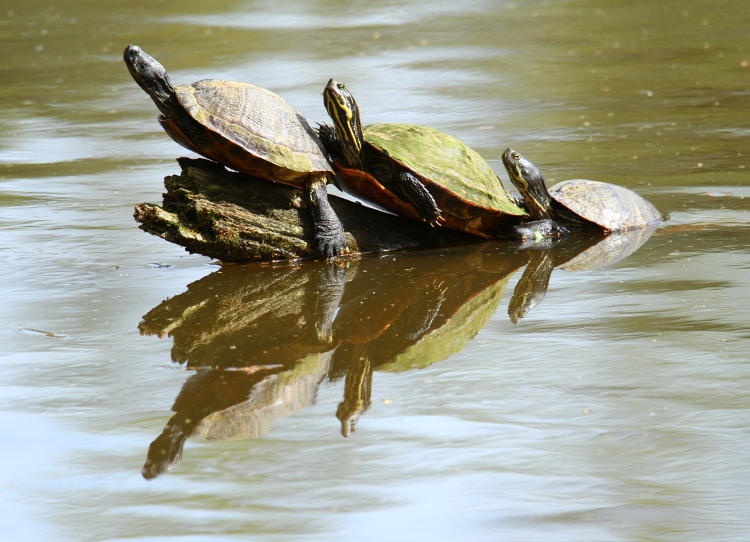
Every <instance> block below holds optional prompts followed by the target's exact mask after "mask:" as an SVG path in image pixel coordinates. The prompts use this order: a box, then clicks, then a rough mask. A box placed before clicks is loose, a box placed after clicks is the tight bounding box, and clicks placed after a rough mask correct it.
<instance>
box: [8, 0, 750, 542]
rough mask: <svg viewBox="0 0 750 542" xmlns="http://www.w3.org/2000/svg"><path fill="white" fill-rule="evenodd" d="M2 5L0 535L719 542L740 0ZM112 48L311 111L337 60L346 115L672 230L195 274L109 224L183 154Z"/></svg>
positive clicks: (734, 283) (733, 518) (741, 520)
mask: <svg viewBox="0 0 750 542" xmlns="http://www.w3.org/2000/svg"><path fill="white" fill-rule="evenodd" d="M0 14H2V17H1V18H0V46H1V47H2V51H3V54H2V55H1V56H0V74H2V82H3V84H2V87H1V88H0V111H1V112H2V118H3V119H4V120H3V123H2V125H3V129H2V130H0V256H1V257H2V265H3V269H4V275H3V276H4V277H6V278H5V279H4V281H3V286H2V300H3V303H2V304H0V340H1V341H2V344H3V345H4V348H3V351H2V353H0V397H2V406H0V421H1V422H2V426H3V428H4V430H5V431H4V433H5V438H4V439H3V442H4V444H3V446H2V451H0V465H1V466H0V514H1V515H2V518H1V519H2V521H1V522H0V524H2V531H3V535H2V538H3V540H9V541H11V540H12V541H16V540H18V541H26V540H31V541H37V540H40V541H41V540H44V541H46V540H50V541H62V540H71V541H73V540H74V541H89V540H90V541H101V540H126V539H127V540H191V541H197V540H201V541H202V540H206V541H209V540H211V541H213V540H246V539H253V540H292V539H300V540H386V539H392V540H405V539H410V540H476V541H483V540H518V541H526V540H549V541H582V540H587V541H588V540H591V541H603V540H607V541H610V540H611V541H620V540H622V541H630V540H644V541H645V540H649V541H651V540H675V541H677V540H679V541H688V540H690V541H706V540H711V541H719V540H732V541H735V540H736V541H744V540H748V539H750V499H748V494H750V474H749V472H750V471H748V464H750V453H749V452H748V449H750V429H749V428H748V421H749V420H750V417H749V416H748V414H749V413H750V392H748V390H750V363H749V359H750V356H749V355H748V351H750V332H748V329H749V328H750V310H748V301H750V203H749V202H750V172H748V165H750V145H749V143H750V45H749V44H748V33H747V29H748V28H750V11H748V9H747V6H746V4H745V2H742V1H739V0H727V1H718V2H717V1H715V0H714V1H711V2H708V1H703V0H694V1H691V2H684V1H683V2H677V1H673V0H666V1H663V2H645V1H640V0H639V1H635V2H622V1H604V0H578V1H575V0H570V1H562V0H560V1H555V0H549V1H538V0H531V1H528V2H489V1H486V2H483V1H472V2H445V1H442V0H437V1H435V0H432V1H429V2H426V1H425V2H411V3H408V4H403V3H400V2H363V1H357V2H349V3H341V2H330V1H317V2H313V1H310V2H301V1H293V2H285V3H281V2H264V1H246V2H239V1H237V2H233V1H228V0H225V1H222V2H197V1H193V0H183V1H182V2H158V3H157V2H148V3H147V2H134V1H129V2H124V1H121V0H115V1H111V2H84V1H82V0H78V1H70V2H59V1H57V2H56V1H55V0H51V1H45V2H38V1H37V0H27V1H26V2H14V1H10V2H9V1H6V2H4V3H3V4H2V5H0ZM128 43H136V44H138V45H141V46H142V47H143V48H144V49H146V50H147V51H148V52H150V53H151V54H153V55H154V56H155V57H157V58H158V59H159V60H160V61H161V62H162V63H164V64H165V66H167V68H168V69H169V70H170V72H171V74H172V77H173V79H174V80H176V81H177V82H190V81H193V80H196V79H200V78H205V77H214V78H226V79H235V80H241V81H249V82H253V83H255V84H258V85H260V86H263V87H267V88H270V89H272V90H274V91H276V92H278V93H280V94H282V95H283V96H284V97H285V98H287V99H288V100H289V101H291V102H292V103H294V104H295V105H296V106H297V107H298V108H299V109H300V110H301V111H302V112H303V113H304V114H305V115H306V116H308V118H309V119H310V120H311V121H323V120H325V118H326V115H325V110H324V108H323V104H322V98H321V91H322V88H323V86H324V85H325V83H326V81H327V80H328V78H329V77H336V78H337V79H339V80H341V81H344V82H346V84H347V85H348V86H349V88H350V89H351V90H352V92H353V93H354V94H355V96H356V97H357V99H358V101H359V103H360V107H361V109H362V115H363V118H364V119H365V121H366V122H413V123H418V124H427V125H431V126H435V127H437V128H440V129H443V130H445V131H447V132H449V133H451V134H453V135H455V136H457V137H459V138H460V139H462V140H464V141H465V142H466V143H468V144H469V145H471V146H472V147H474V148H476V149H477V150H478V151H479V152H480V153H481V154H482V155H483V156H485V157H486V158H487V159H488V160H489V161H490V163H491V164H492V166H493V167H494V168H495V169H496V170H497V171H498V173H501V170H502V164H501V162H500V161H499V155H500V153H501V152H502V150H503V149H504V148H505V147H506V146H509V145H512V146H513V147H514V148H517V149H518V150H520V151H521V152H523V153H524V154H525V155H527V156H528V157H529V158H530V159H532V160H533V161H535V162H536V163H537V164H538V165H539V166H541V167H542V168H543V170H544V171H545V172H546V173H547V176H548V177H549V178H550V179H551V180H561V179H565V178H571V177H584V178H594V179H600V180H607V181H612V182H616V183H619V184H622V185H624V186H627V187H629V188H632V189H634V190H636V191H638V192H639V193H641V194H643V195H644V196H645V197H647V198H648V199H649V200H651V201H652V202H654V204H655V205H656V206H657V207H658V208H659V209H660V210H661V211H662V212H663V213H665V214H668V215H669V221H668V222H667V223H666V224H665V225H664V226H663V227H662V228H660V229H658V230H657V231H656V232H655V233H654V234H653V235H652V236H651V238H650V239H648V240H645V238H643V239H635V240H633V239H625V240H620V239H617V240H614V241H613V244H616V243H620V244H621V245H623V244H624V246H625V250H624V252H623V253H622V254H621V256H623V255H626V254H627V252H633V250H634V249H635V248H636V247H637V245H638V244H639V243H644V244H643V245H642V246H641V247H640V248H639V249H638V250H637V251H635V252H633V253H632V254H631V255H629V256H627V257H623V258H622V259H619V260H616V258H615V257H613V256H612V253H611V252H609V251H611V250H612V249H611V247H610V248H609V249H606V250H601V247H598V248H599V250H598V252H597V247H587V246H567V247H561V248H559V249H557V250H555V251H553V252H548V253H545V252H542V251H536V252H528V251H523V250H518V249H516V248H515V247H513V246H509V245H504V244H500V243H480V244H474V245H469V246H464V247H458V248H453V249H445V250H432V251H422V252H411V253H404V254H394V255H390V256H388V257H384V258H370V259H365V260H363V261H360V262H356V263H351V264H349V265H348V266H345V267H336V266H333V267H332V266H328V265H325V264H322V263H316V262H313V263H305V264H303V265H299V266H288V265H279V266H268V265H250V266H234V267H225V268H220V267H219V266H218V265H217V264H216V262H212V261H210V260H209V259H207V258H205V257H203V256H199V255H189V254H187V253H186V252H185V251H184V250H183V249H182V248H180V247H177V246H174V245H171V244H169V243H167V242H165V241H163V240H161V239H158V238H156V237H153V236H149V235H148V234H146V233H143V232H142V231H140V230H138V229H137V227H136V224H135V222H134V221H133V219H132V209H133V206H134V205H135V204H136V203H139V202H142V201H159V200H160V198H161V192H162V190H163V185H162V179H163V177H164V176H165V175H169V174H172V173H175V172H176V171H177V170H178V166H177V164H176V163H175V162H174V158H175V157H177V156H181V155H184V154H185V151H184V150H183V149H182V148H180V147H178V146H177V145H176V144H175V143H173V142H172V141H171V140H170V139H169V138H168V137H166V135H165V134H164V133H163V132H162V131H161V129H160V127H159V126H158V124H157V123H156V122H155V117H156V111H155V108H154V107H153V104H152V102H151V101H150V100H149V99H148V97H147V96H146V95H145V94H144V93H143V92H142V91H141V90H140V89H139V88H138V87H137V86H136V85H135V84H134V83H133V81H132V80H131V79H130V77H129V75H128V73H127V71H126V70H125V68H124V65H123V63H122V60H121V53H122V49H123V48H124V46H125V45H127V44H128ZM501 176H502V177H503V178H505V175H504V173H501ZM626 243H630V244H626ZM581 251H586V252H584V253H582V254H579V253H580V252H581ZM602 254H604V255H607V254H609V255H610V258H609V260H607V259H606V258H604V256H603V255H602ZM603 258H604V259H603ZM342 433H343V434H347V435H348V436H347V437H346V438H345V437H344V436H342Z"/></svg>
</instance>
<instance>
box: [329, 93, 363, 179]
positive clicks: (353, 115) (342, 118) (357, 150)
mask: <svg viewBox="0 0 750 542" xmlns="http://www.w3.org/2000/svg"><path fill="white" fill-rule="evenodd" d="M323 103H324V104H325V107H326V111H328V115H329V116H330V117H331V120H332V121H333V126H334V128H335V130H336V135H337V136H338V140H339V141H340V142H341V154H342V155H343V156H344V158H345V160H346V162H347V164H346V165H347V166H349V167H359V168H361V167H362V157H361V153H362V146H363V145H364V142H365V141H364V137H363V135H362V121H361V120H360V118H359V107H358V106H357V102H356V101H355V100H354V96H352V95H351V93H350V92H349V91H348V90H347V88H346V86H344V84H343V83H339V82H338V81H336V80H335V79H331V80H329V81H328V84H327V85H326V88H325V89H324V90H323Z"/></svg>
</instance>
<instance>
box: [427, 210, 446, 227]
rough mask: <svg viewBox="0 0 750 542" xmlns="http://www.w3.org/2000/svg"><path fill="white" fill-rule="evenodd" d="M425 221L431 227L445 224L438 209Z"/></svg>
mask: <svg viewBox="0 0 750 542" xmlns="http://www.w3.org/2000/svg"><path fill="white" fill-rule="evenodd" d="M427 223H428V224H429V225H430V226H431V227H433V228H440V227H442V226H443V224H445V218H443V215H442V214H440V211H438V212H437V215H436V216H435V217H433V218H432V219H430V220H427Z"/></svg>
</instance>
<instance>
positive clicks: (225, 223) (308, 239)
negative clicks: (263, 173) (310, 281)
mask: <svg viewBox="0 0 750 542" xmlns="http://www.w3.org/2000/svg"><path fill="white" fill-rule="evenodd" d="M177 161H178V163H179V164H180V167H181V168H182V173H181V174H180V175H171V176H168V177H166V178H165V179H164V185H165V187H166V192H165V193H164V195H163V198H164V199H163V202H162V204H161V205H155V204H151V203H140V204H138V205H136V207H135V213H134V217H135V219H136V221H137V222H139V223H140V226H139V227H140V229H142V230H144V231H146V232H148V233H151V234H153V235H157V236H159V237H161V238H163V239H165V240H167V241H169V242H171V243H176V244H178V245H181V246H183V247H185V249H186V250H188V251H189V252H195V253H198V254H203V255H204V256H208V257H210V258H215V259H218V260H221V261H223V262H234V263H241V262H249V261H273V260H294V259H309V258H316V257H317V254H316V253H315V251H314V249H313V246H312V223H311V218H310V213H309V210H308V208H307V200H306V198H305V196H304V194H303V192H302V191H300V190H295V189H294V188H291V187H288V186H285V185H281V184H277V183H272V182H269V181H264V180H261V179H255V178H252V177H248V176H247V175H241V174H239V173H234V172H230V171H228V170H226V169H225V168H224V167H222V166H220V165H218V164H216V163H214V162H211V161H209V160H204V159H202V158H201V159H193V158H179V159H178V160H177ZM330 201H331V205H332V206H333V208H334V209H335V210H336V213H338V216H339V218H340V219H341V222H342V223H343V225H344V230H345V232H346V234H345V235H346V248H347V252H348V254H349V255H350V256H356V255H359V254H365V253H377V252H386V251H393V250H401V249H407V248H419V247H431V246H438V245H446V244H453V243H459V242H466V241H467V240H471V239H473V238H471V237H469V236H466V235H463V234H459V233H455V232H451V231H448V230H444V229H434V228H430V227H429V226H427V225H425V224H422V223H419V222H415V221H411V220H406V219H403V218H400V217H397V216H394V215H390V214H387V213H383V212H380V211H377V210H375V209H372V208H369V207H366V206H364V205H362V204H359V203H355V202H352V201H349V200H346V199H343V198H339V197H336V196H330Z"/></svg>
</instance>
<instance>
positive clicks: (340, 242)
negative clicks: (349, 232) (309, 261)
mask: <svg viewBox="0 0 750 542" xmlns="http://www.w3.org/2000/svg"><path fill="white" fill-rule="evenodd" d="M315 250H316V251H317V252H318V254H320V256H322V257H323V259H325V260H326V261H332V260H335V259H337V258H338V257H339V256H341V254H342V253H343V252H344V251H345V250H346V242H345V241H344V233H343V231H341V230H339V231H338V232H333V234H331V233H330V232H325V233H324V232H320V233H318V234H317V235H315Z"/></svg>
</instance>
